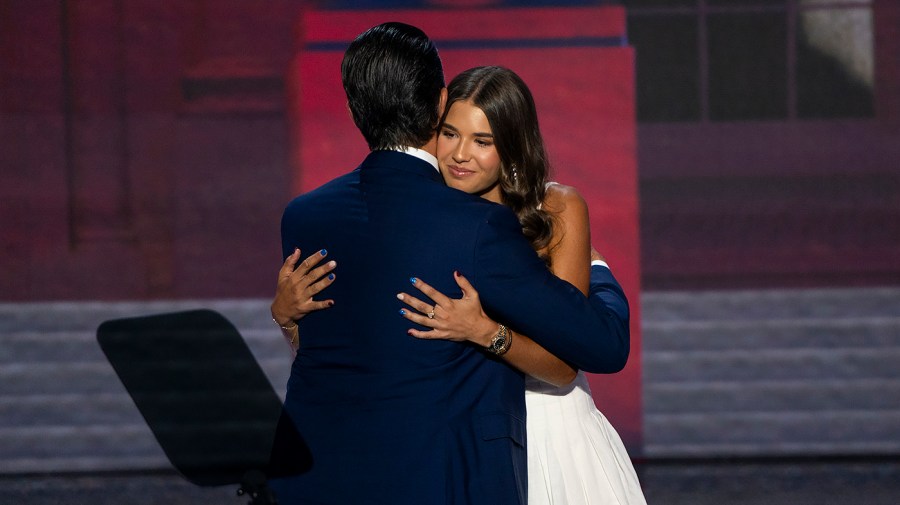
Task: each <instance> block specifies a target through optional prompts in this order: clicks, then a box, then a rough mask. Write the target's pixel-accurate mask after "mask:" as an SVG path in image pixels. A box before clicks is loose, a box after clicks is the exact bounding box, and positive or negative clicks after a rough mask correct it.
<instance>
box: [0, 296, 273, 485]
mask: <svg viewBox="0 0 900 505" xmlns="http://www.w3.org/2000/svg"><path fill="white" fill-rule="evenodd" d="M197 308H210V309H213V310H216V311H218V312H220V313H222V314H223V315H224V316H225V317H227V318H228V319H229V320H230V321H231V322H232V323H233V324H234V325H235V326H236V327H237V328H238V330H239V331H240V332H241V335H243V337H244V338H245V340H246V341H247V345H248V346H249V347H250V349H251V350H252V351H253V353H254V355H255V357H256V358H257V361H258V362H259V363H260V365H261V366H262V368H263V370H264V371H265V372H266V374H267V376H268V377H269V380H270V382H271V383H272V384H273V387H274V388H275V390H276V391H277V392H279V394H283V391H284V385H285V384H286V383H287V377H288V374H289V369H290V350H289V348H288V346H287V344H286V343H285V342H284V341H283V340H282V339H281V334H280V332H279V331H278V328H277V327H275V326H274V324H273V323H272V320H271V317H270V316H269V307H268V302H267V301H263V300H241V301H227V300H226V301H222V300H215V301H199V300H198V301H183V302H133V303H99V302H96V303H93V302H92V303H33V304H0V474H17V473H43V472H82V471H84V472H87V471H107V470H133V469H159V468H169V467H170V465H169V463H168V460H167V459H166V457H165V455H164V454H163V452H162V450H161V449H160V448H159V446H158V444H157V443H156V440H155V438H154V437H153V434H152V433H151V431H150V429H149V428H148V427H147V425H146V423H144V420H143V418H142V417H141V415H140V413H139V412H138V410H137V408H136V407H135V406H134V404H133V402H132V401H131V398H130V397H129V396H128V394H127V393H126V391H125V388H124V387H123V386H122V384H121V382H120V381H119V379H118V377H117V376H116V375H115V373H114V372H113V370H112V368H111V367H110V365H109V363H108V362H107V360H106V357H105V356H104V355H103V352H102V351H101V350H100V347H99V345H98V344H97V340H96V331H97V327H98V326H99V325H100V323H102V322H103V321H106V320H109V319H118V318H123V317H134V316H143V315H149V314H158V313H165V312H175V311H181V310H191V309H197Z"/></svg>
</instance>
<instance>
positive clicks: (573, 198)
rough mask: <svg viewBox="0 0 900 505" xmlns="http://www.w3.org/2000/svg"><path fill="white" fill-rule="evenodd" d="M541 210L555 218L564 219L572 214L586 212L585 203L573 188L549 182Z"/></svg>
mask: <svg viewBox="0 0 900 505" xmlns="http://www.w3.org/2000/svg"><path fill="white" fill-rule="evenodd" d="M542 208H543V209H544V210H546V211H547V212H549V213H551V214H553V215H555V216H558V217H562V218H565V217H566V216H567V215H573V213H575V214H582V213H585V212H587V202H585V201H584V197H582V196H581V193H579V192H578V190H577V189H575V187H574V186H566V185H565V184H560V183H558V182H551V183H549V184H547V190H546V193H545V194H544V204H543V207H542Z"/></svg>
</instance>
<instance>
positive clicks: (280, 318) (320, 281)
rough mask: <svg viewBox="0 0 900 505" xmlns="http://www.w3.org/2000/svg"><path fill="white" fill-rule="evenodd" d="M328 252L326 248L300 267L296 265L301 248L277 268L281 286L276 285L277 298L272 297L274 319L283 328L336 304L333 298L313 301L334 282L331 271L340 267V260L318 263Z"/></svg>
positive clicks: (307, 259) (310, 257) (295, 250)
mask: <svg viewBox="0 0 900 505" xmlns="http://www.w3.org/2000/svg"><path fill="white" fill-rule="evenodd" d="M327 254H328V252H327V251H326V250H325V249H322V250H321V251H318V252H316V253H315V254H313V255H312V256H309V257H308V258H306V259H305V260H303V263H300V266H298V267H297V269H296V270H295V269H294V265H296V264H297V260H298V259H299V258H300V249H294V252H293V253H292V254H291V255H290V256H288V257H287V259H285V260H284V265H282V266H281V270H279V271H278V286H277V287H276V288H275V299H274V300H272V318H273V319H275V322H276V323H278V324H279V325H280V326H282V327H290V326H291V325H292V324H293V322H294V321H296V320H298V319H301V318H303V316H305V315H307V314H309V313H310V312H313V311H316V310H322V309H325V308H328V307H331V306H332V305H334V300H318V301H317V300H313V297H314V296H316V295H317V294H319V293H320V292H321V291H322V290H323V289H325V288H327V287H328V286H330V285H331V283H332V282H334V274H333V273H331V271H332V270H334V269H335V267H337V262H335V261H329V262H328V263H325V264H324V265H320V264H319V263H321V262H322V260H323V259H324V258H325V256H326V255H327Z"/></svg>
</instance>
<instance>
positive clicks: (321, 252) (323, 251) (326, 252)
mask: <svg viewBox="0 0 900 505" xmlns="http://www.w3.org/2000/svg"><path fill="white" fill-rule="evenodd" d="M319 254H321V255H322V256H325V255H326V254H328V251H326V250H325V249H322V250H321V251H319Z"/></svg>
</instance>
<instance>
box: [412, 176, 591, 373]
mask: <svg viewBox="0 0 900 505" xmlns="http://www.w3.org/2000/svg"><path fill="white" fill-rule="evenodd" d="M544 205H545V207H544V208H545V210H547V211H548V212H550V213H551V214H552V215H553V217H554V231H553V237H552V238H551V242H550V244H551V245H550V247H549V250H548V256H549V258H550V264H551V270H552V271H553V273H554V274H556V275H557V276H558V277H560V278H562V279H564V280H566V281H568V282H570V283H571V284H573V285H574V286H576V287H577V288H578V289H579V290H580V291H581V292H582V293H584V294H585V295H586V294H587V291H588V285H589V281H590V261H591V246H590V226H589V221H588V212H587V205H586V204H585V202H584V200H583V199H582V198H581V196H580V195H578V193H577V192H576V191H575V190H574V189H572V188H568V187H564V186H559V185H553V186H551V187H550V188H549V189H548V195H547V199H546V201H545V203H544ZM455 277H456V281H457V284H459V286H460V288H461V289H462V292H463V297H462V298H461V299H450V298H448V297H446V296H444V295H443V294H441V293H440V292H438V291H436V290H435V289H434V288H432V287H431V286H429V285H427V284H426V283H424V282H422V281H421V280H416V282H414V285H415V286H416V287H417V288H419V290H421V291H422V292H423V293H424V294H426V295H427V296H429V297H430V298H432V300H433V301H435V302H437V303H436V304H435V305H429V304H427V303H425V302H421V301H420V300H418V299H416V298H415V297H411V296H410V295H408V294H405V293H401V294H400V295H398V297H399V298H400V299H401V300H403V301H405V302H406V303H407V304H409V305H410V307H412V308H414V309H416V310H418V311H420V312H422V313H423V314H429V313H431V312H432V311H434V312H433V317H431V318H428V317H427V316H420V315H419V314H415V313H412V312H410V311H405V313H404V312H403V311H402V312H401V314H402V315H403V316H404V317H406V318H407V319H410V320H411V321H414V322H417V323H419V324H422V325H424V326H427V327H429V328H432V330H431V331H426V332H423V331H419V330H410V332H409V333H410V335H413V336H415V337H419V338H443V339H449V340H457V341H463V340H465V341H470V342H473V343H475V344H478V345H481V346H483V347H487V346H488V345H489V344H490V343H491V340H492V339H493V337H494V336H495V335H497V332H498V329H499V326H500V325H499V324H498V323H497V322H495V321H493V320H492V319H491V318H490V317H488V316H487V314H485V313H484V310H483V309H482V307H481V303H480V301H479V300H478V292H477V291H475V289H474V288H473V287H472V286H471V284H469V283H468V281H467V280H466V279H464V278H462V276H460V275H459V274H455ZM511 338H512V345H511V346H510V347H509V350H508V351H507V352H506V353H504V354H503V355H502V357H503V359H504V360H505V361H506V362H508V363H509V364H510V365H512V366H514V367H516V368H518V369H519V370H521V371H522V372H525V373H527V374H529V375H531V376H532V377H534V378H536V379H539V380H542V381H544V382H548V383H550V384H553V385H556V386H563V385H566V384H569V383H570V382H572V380H574V378H575V374H576V373H577V370H576V369H575V368H573V367H572V366H571V365H569V364H568V363H566V362H565V361H563V360H561V359H559V358H557V357H556V356H554V355H553V354H550V352H548V351H547V350H545V349H544V348H543V347H541V346H540V345H539V344H537V343H536V342H534V341H533V340H531V339H529V338H528V337H527V336H525V335H521V334H518V333H514V334H513V335H512V336H511Z"/></svg>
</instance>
